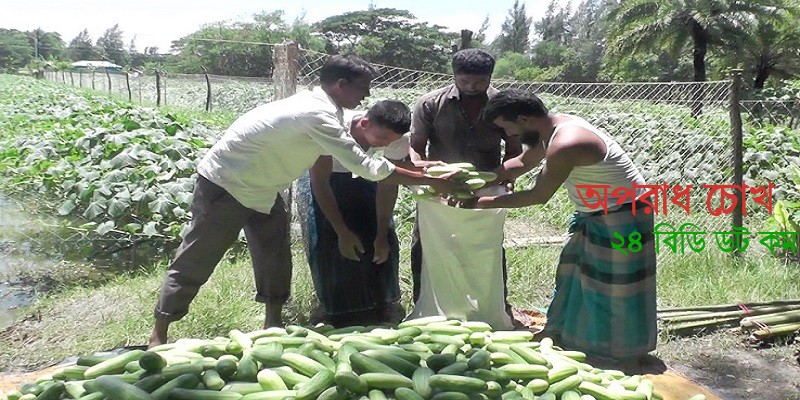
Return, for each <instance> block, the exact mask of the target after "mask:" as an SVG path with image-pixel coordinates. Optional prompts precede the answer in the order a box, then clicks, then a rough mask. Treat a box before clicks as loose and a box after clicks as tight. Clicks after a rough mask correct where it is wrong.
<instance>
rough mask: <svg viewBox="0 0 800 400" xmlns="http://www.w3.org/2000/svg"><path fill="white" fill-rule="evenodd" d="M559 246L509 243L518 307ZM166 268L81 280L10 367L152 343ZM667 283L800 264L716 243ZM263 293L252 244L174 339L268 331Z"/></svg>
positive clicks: (534, 296)
mask: <svg viewBox="0 0 800 400" xmlns="http://www.w3.org/2000/svg"><path fill="white" fill-rule="evenodd" d="M402 241H403V244H402V248H403V254H402V257H401V289H402V293H403V305H404V306H405V307H406V310H409V311H410V309H411V299H410V297H411V296H410V293H411V277H410V271H409V267H408V265H409V263H408V259H409V258H408V249H409V241H410V238H409V236H408V235H404V236H403V239H402ZM294 248H295V252H294V278H293V287H292V297H291V299H290V301H289V303H288V304H287V306H286V309H285V313H284V316H285V320H286V322H287V323H296V324H303V323H306V322H307V321H308V316H309V313H310V311H311V310H312V309H313V308H314V307H315V306H316V304H317V303H316V299H315V297H314V294H313V287H312V284H311V278H310V275H309V272H308V267H307V264H306V262H305V259H304V255H303V251H302V246H300V245H299V244H296V245H295V246H294ZM559 251H560V249H559V248H558V247H539V246H535V247H526V248H513V249H507V257H508V277H509V298H510V301H511V303H512V304H514V305H515V306H517V307H521V308H537V307H543V306H547V304H548V301H549V300H548V299H549V296H550V295H551V294H552V291H553V283H554V282H553V277H554V273H555V267H556V262H557V260H558V254H559ZM166 265H167V262H166V260H162V261H161V262H158V263H156V264H153V265H151V266H149V267H147V268H144V269H141V270H139V271H135V272H130V273H125V274H119V275H115V276H113V277H111V278H108V280H107V281H106V282H105V283H104V284H103V285H98V286H92V285H87V284H86V282H84V281H80V280H79V281H77V282H76V283H74V284H69V283H64V284H63V285H62V289H61V290H59V291H57V292H53V293H51V294H50V295H47V296H45V297H43V298H41V299H40V301H38V302H37V303H36V304H35V305H33V306H32V307H31V308H30V309H28V310H26V311H27V312H26V313H25V314H26V315H27V317H25V318H24V319H23V320H21V321H19V322H18V323H17V324H16V325H15V326H14V327H13V328H10V329H9V330H7V331H6V332H4V333H2V334H0V365H4V366H6V367H5V369H8V370H21V369H28V370H29V369H35V368H38V367H41V366H44V365H48V364H53V363H56V362H59V361H61V360H63V359H65V358H68V357H70V356H75V355H81V354H90V353H93V352H96V351H101V350H107V349H111V348H115V347H120V346H128V345H141V344H144V343H146V340H147V338H148V336H149V331H150V328H151V326H152V325H151V324H152V323H153V317H152V312H153V307H154V305H155V302H156V299H157V296H158V290H159V288H160V285H161V281H162V279H163V274H164V271H165V269H166ZM64 279H65V280H67V279H68V278H67V277H65V278H64ZM658 287H659V303H660V307H674V306H689V305H699V304H718V303H732V302H739V301H741V302H745V301H759V300H771V299H784V298H800V269H798V268H797V266H796V265H785V264H783V263H782V262H781V261H780V260H779V259H777V258H772V257H764V256H762V255H759V254H756V253H752V254H747V253H745V254H744V255H743V256H742V257H741V258H740V259H734V258H733V257H732V256H730V255H728V254H725V253H722V252H720V251H717V250H716V249H708V250H706V252H704V253H699V254H687V255H684V256H672V255H670V256H666V257H662V259H661V262H660V264H659V272H658ZM254 291H255V288H254V283H253V276H252V270H251V267H250V259H249V256H247V253H246V251H243V250H242V249H238V250H232V251H230V252H229V253H228V255H227V256H226V257H225V259H223V261H222V262H221V263H220V264H219V266H218V268H217V270H216V272H215V273H214V274H213V275H212V277H211V280H210V281H209V282H208V283H207V284H206V285H205V286H203V288H202V289H201V290H200V293H199V294H198V296H197V298H196V299H195V301H194V302H193V303H192V308H191V310H190V312H189V315H187V316H186V317H185V318H184V319H182V320H181V321H179V322H177V323H175V324H173V325H172V328H171V331H170V336H171V338H172V339H177V338H181V337H198V338H212V337H215V336H219V335H227V334H228V332H229V331H230V330H232V329H240V330H243V331H252V330H255V329H258V328H259V327H260V326H261V323H262V318H263V312H264V310H263V308H262V306H261V305H260V304H258V303H256V302H255V301H253V297H254V295H255V292H254Z"/></svg>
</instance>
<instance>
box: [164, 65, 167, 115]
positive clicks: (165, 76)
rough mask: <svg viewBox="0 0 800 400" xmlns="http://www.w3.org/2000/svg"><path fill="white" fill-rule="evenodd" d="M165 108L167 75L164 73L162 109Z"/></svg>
mask: <svg viewBox="0 0 800 400" xmlns="http://www.w3.org/2000/svg"><path fill="white" fill-rule="evenodd" d="M166 106H167V74H166V73H164V107H166Z"/></svg>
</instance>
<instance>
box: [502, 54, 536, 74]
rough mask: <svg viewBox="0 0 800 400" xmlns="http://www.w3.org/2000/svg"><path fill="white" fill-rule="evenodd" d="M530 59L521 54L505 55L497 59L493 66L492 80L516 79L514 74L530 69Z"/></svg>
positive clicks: (531, 65)
mask: <svg viewBox="0 0 800 400" xmlns="http://www.w3.org/2000/svg"><path fill="white" fill-rule="evenodd" d="M531 67H533V64H531V60H530V58H528V56H526V55H525V54H522V53H513V52H509V53H505V54H503V55H502V56H500V58H498V59H497V63H495V65H494V73H493V74H492V78H493V79H516V76H515V74H516V72H517V71H519V70H522V69H525V68H531Z"/></svg>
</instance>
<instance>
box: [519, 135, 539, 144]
mask: <svg viewBox="0 0 800 400" xmlns="http://www.w3.org/2000/svg"><path fill="white" fill-rule="evenodd" d="M519 141H520V142H521V143H522V144H524V145H528V146H530V147H535V146H537V145H538V144H539V132H530V131H529V132H522V134H521V135H520V136H519Z"/></svg>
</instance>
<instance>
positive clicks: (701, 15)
mask: <svg viewBox="0 0 800 400" xmlns="http://www.w3.org/2000/svg"><path fill="white" fill-rule="evenodd" d="M787 9H788V6H787V4H785V3H784V0H622V1H621V2H620V4H619V5H618V6H617V8H615V9H613V10H612V11H611V13H610V14H609V18H610V21H609V22H610V24H609V26H610V31H609V36H608V43H609V50H610V51H611V52H612V53H613V52H618V53H620V54H622V53H635V52H646V53H650V52H654V51H656V52H657V51H661V50H663V49H668V50H669V51H671V52H672V53H673V54H675V55H677V54H679V53H680V52H681V51H682V50H683V49H685V48H687V45H689V44H691V47H692V64H693V68H694V81H696V82H702V81H705V80H706V55H707V53H708V51H709V48H710V47H711V46H717V45H722V44H723V43H725V42H726V41H728V40H730V39H732V38H740V37H743V36H745V35H747V32H748V28H749V27H751V26H752V24H754V23H755V22H756V21H760V20H768V19H772V18H775V17H776V15H777V13H778V11H781V10H787Z"/></svg>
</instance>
